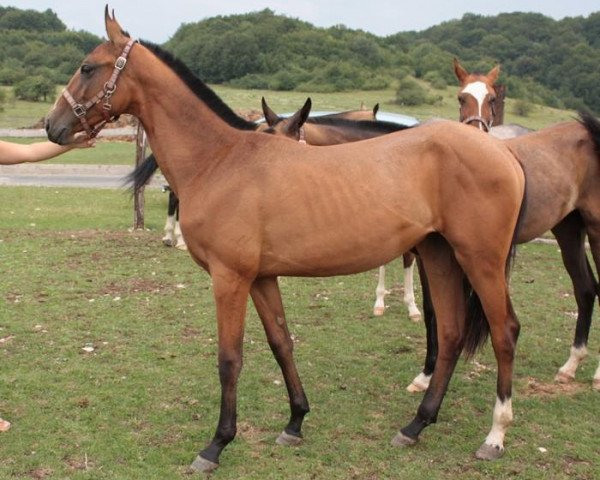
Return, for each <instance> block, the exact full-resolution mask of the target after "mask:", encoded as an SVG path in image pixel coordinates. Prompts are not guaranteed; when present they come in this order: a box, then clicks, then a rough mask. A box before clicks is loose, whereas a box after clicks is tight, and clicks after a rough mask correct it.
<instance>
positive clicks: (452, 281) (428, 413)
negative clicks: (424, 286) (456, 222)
mask: <svg viewBox="0 0 600 480" xmlns="http://www.w3.org/2000/svg"><path fill="white" fill-rule="evenodd" d="M417 250H418V253H419V256H420V258H421V260H422V261H423V263H424V266H425V269H426V271H427V281H428V285H429V288H430V291H431V299H432V302H433V305H434V307H435V311H436V313H438V312H439V313H438V323H437V337H438V345H439V352H438V355H437V359H436V362H435V369H434V370H433V375H432V376H431V381H430V382H429V386H428V388H427V390H426V392H425V395H424V396H423V399H422V401H421V404H420V405H419V408H418V409H417V414H416V416H415V418H414V419H413V421H412V422H411V423H410V424H408V425H407V426H405V427H403V428H402V429H401V430H400V432H399V433H398V434H397V435H396V436H395V437H394V438H393V439H392V445H394V446H407V445H413V444H415V443H416V442H417V440H418V437H419V435H420V433H421V431H422V430H423V429H424V428H425V427H427V426H428V425H430V424H432V423H435V422H436V421H437V416H438V412H439V409H440V407H441V404H442V400H443V398H444V395H445V394H446V390H447V388H448V383H449V381H450V378H451V377H452V373H453V372H454V368H455V367H456V363H457V361H458V358H459V356H460V352H461V350H462V346H463V341H464V339H463V336H464V322H465V298H464V291H463V277H464V274H463V272H462V270H461V268H460V266H459V265H458V263H457V262H456V259H455V258H454V254H453V252H452V250H451V248H450V246H449V245H448V243H447V242H446V241H445V240H444V239H443V238H442V237H441V236H439V235H437V234H434V235H430V236H429V237H427V239H425V240H424V241H423V242H422V243H421V244H419V245H418V246H417Z"/></svg>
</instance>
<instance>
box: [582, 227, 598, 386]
mask: <svg viewBox="0 0 600 480" xmlns="http://www.w3.org/2000/svg"><path fill="white" fill-rule="evenodd" d="M594 217H597V215H596V216H594ZM585 223H586V228H587V234H588V241H589V244H590V250H591V252H592V257H593V259H594V264H595V266H596V271H598V272H600V222H598V221H596V220H595V218H587V217H586V218H585ZM596 287H597V288H598V284H596ZM598 290H600V288H599V289H598ZM599 293H600V292H599ZM599 296H600V295H599ZM588 328H589V327H588ZM592 386H593V388H594V390H598V391H600V364H599V365H598V368H597V369H596V372H595V373H594V377H593V380H592Z"/></svg>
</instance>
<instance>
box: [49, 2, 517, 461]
mask: <svg viewBox="0 0 600 480" xmlns="http://www.w3.org/2000/svg"><path fill="white" fill-rule="evenodd" d="M105 24H106V31H107V34H108V41H106V42H104V43H102V44H100V45H99V46H97V47H96V48H95V49H94V50H93V51H92V52H91V53H90V54H89V55H87V56H86V57H85V59H84V60H83V63H82V64H81V66H80V67H79V69H78V70H77V71H76V72H75V73H74V75H73V77H72V78H71V79H70V80H69V82H68V84H67V86H66V88H65V90H64V91H63V95H62V96H60V97H59V98H58V99H57V101H56V102H55V104H54V107H53V108H52V110H51V111H50V112H49V114H48V116H47V118H46V131H47V134H48V137H49V139H51V140H52V141H54V142H56V143H59V144H63V145H64V144H69V143H70V142H72V141H73V135H74V134H75V133H76V132H79V131H83V130H85V131H86V132H88V134H89V135H90V136H93V135H95V134H97V132H98V131H99V129H100V128H102V125H103V123H105V122H107V121H110V120H112V119H114V118H115V117H117V116H119V115H120V114H123V113H130V114H132V115H134V116H136V117H138V119H139V121H140V122H141V123H142V125H143V127H144V129H145V131H146V132H147V135H148V140H149V143H150V146H151V148H152V151H153V152H154V153H155V155H156V159H157V161H158V163H159V166H160V169H161V171H162V173H163V174H164V175H165V177H166V179H167V181H168V182H169V185H171V187H172V188H173V190H174V191H175V193H176V194H177V196H178V197H179V200H180V220H181V228H182V230H183V232H184V236H185V239H186V241H187V244H188V251H189V253H190V255H191V256H192V258H193V259H194V260H195V261H196V262H197V263H198V265H199V266H201V267H202V268H204V269H205V270H206V271H207V272H208V273H209V274H210V277H211V280H212V289H213V293H214V299H215V304H216V316H217V331H218V371H219V378H220V381H221V409H220V416H219V421H218V424H217V428H216V433H215V435H214V437H213V439H212V441H211V442H210V444H209V445H208V446H207V447H206V448H205V449H203V450H202V451H201V452H200V454H199V455H198V456H197V457H196V459H195V460H194V462H193V463H192V467H193V468H194V469H196V470H200V471H205V472H208V471H211V470H213V469H214V468H216V467H217V466H218V462H219V456H220V454H221V452H222V451H223V449H224V448H225V447H226V446H227V444H229V443H230V442H231V441H232V440H233V439H234V437H235V435H236V412H237V382H238V377H239V374H240V371H241V368H242V345H243V336H244V319H245V313H246V306H247V299H248V296H250V297H251V298H252V301H253V303H254V306H255V308H256V310H257V312H258V315H259V317H260V319H261V321H262V323H263V327H264V329H265V332H266V335H267V339H268V342H269V345H270V347H271V348H272V350H273V353H274V356H275V358H276V360H277V362H278V363H279V365H280V367H281V370H282V373H283V376H284V379H285V383H286V386H287V389H288V394H289V402H290V410H291V415H290V420H289V423H288V424H287V426H286V427H285V429H284V431H283V432H282V434H281V435H280V436H279V437H278V440H277V442H278V443H282V444H297V443H299V442H301V439H302V433H301V426H302V422H303V419H304V417H305V415H306V413H308V411H309V406H308V400H307V398H306V395H305V393H304V390H303V387H302V383H301V381H300V378H299V375H298V372H297V369H296V366H295V363H294V360H293V342H292V341H291V338H290V335H289V331H288V328H287V323H286V320H285V313H284V308H283V304H282V300H281V294H280V291H279V286H278V276H281V275H285V276H305V277H319V276H330V275H340V274H353V273H358V272H362V271H366V270H369V269H371V268H373V267H375V266H378V265H382V264H384V263H386V262H389V261H390V260H392V259H393V258H396V257H398V256H399V255H401V254H402V253H403V252H405V251H407V250H409V249H411V248H413V247H416V248H417V251H418V253H419V255H420V257H421V258H422V260H423V263H424V265H425V268H426V269H427V273H428V284H429V289H430V291H431V298H432V301H433V304H434V305H435V310H436V313H437V317H438V318H437V331H438V347H439V354H438V358H437V361H436V367H435V372H434V374H433V378H432V380H431V384H430V386H429V388H428V389H427V392H426V393H425V395H424V397H423V399H422V401H421V405H420V407H419V409H418V410H417V413H416V415H415V417H414V419H413V420H412V421H411V422H410V423H409V424H408V425H407V426H405V427H404V428H402V429H401V430H400V432H399V433H398V434H397V435H396V436H395V437H394V439H393V441H392V443H393V444H394V445H398V446H407V445H412V444H414V443H416V441H417V439H418V438H419V434H420V433H421V432H422V430H423V429H424V428H425V427H426V426H427V425H429V424H431V423H434V422H435V421H436V419H437V415H438V412H439V409H440V406H441V402H442V400H443V397H444V395H445V393H446V390H447V387H448V382H449V381H450V378H451V376H452V373H453V371H454V368H455V366H456V362H457V360H458V357H459V355H460V353H461V351H463V350H465V351H467V352H473V351H474V350H475V349H476V347H477V345H478V344H479V342H480V341H481V340H483V339H484V338H485V337H486V336H487V335H486V332H489V333H490V336H491V340H492V345H493V347H494V351H495V354H496V358H497V363H498V381H497V385H496V404H495V407H494V414H493V423H492V428H491V430H490V433H489V435H488V436H487V437H486V440H485V441H484V443H483V444H482V446H481V447H480V449H479V450H478V452H477V455H478V457H480V458H486V459H494V458H498V457H499V456H501V454H502V452H503V451H504V436H505V433H506V430H507V428H508V426H509V424H510V423H511V420H512V403H511V390H512V371H513V363H514V352H515V346H516V342H517V337H518V332H519V322H518V321H517V318H516V315H515V313H514V310H513V308H512V304H511V301H510V296H509V292H508V282H507V273H508V263H509V258H510V252H511V250H512V244H513V237H514V235H515V231H516V229H517V224H518V219H519V214H520V208H521V204H522V200H523V196H524V191H525V177H524V174H523V171H522V169H521V167H520V166H519V164H518V162H517V160H516V159H515V158H514V156H513V154H512V153H511V152H510V150H509V149H508V147H507V146H506V145H503V144H502V143H500V142H499V141H497V140H495V139H493V138H491V137H489V136H487V135H482V134H481V132H478V131H477V130H476V129H473V128H469V127H467V126H465V125H461V124H460V123H454V122H440V123H437V124H432V125H428V126H424V127H420V128H418V129H410V130H407V131H404V132H402V133H397V134H390V135H384V136H381V137H378V138H375V139H371V140H366V141H363V142H355V143H351V144H342V145H336V146H331V147H323V148H316V147H312V146H308V145H299V144H298V142H293V141H290V140H289V139H286V138H281V137H279V136H275V135H268V134H262V133H257V132H254V131H253V130H254V127H253V126H250V125H247V131H246V130H245V129H244V128H245V124H244V123H240V122H239V118H237V117H236V116H235V115H232V113H233V112H232V111H231V109H230V108H229V107H227V105H225V104H224V103H223V102H222V101H221V100H220V99H219V97H218V96H217V95H216V94H215V93H214V92H213V91H212V90H210V89H209V88H208V87H207V86H206V85H205V84H204V83H203V82H201V81H200V80H199V79H198V78H197V77H196V76H195V75H193V74H192V73H191V71H190V70H189V69H188V68H187V67H186V66H185V65H184V64H183V63H182V62H180V61H178V60H177V59H176V58H174V57H173V56H172V55H170V54H169V53H167V52H166V51H164V50H163V49H162V48H160V47H158V46H156V45H153V44H151V43H149V42H143V41H142V42H139V43H136V42H134V40H133V39H131V38H130V37H129V35H128V34H126V33H125V32H124V31H123V29H122V28H121V26H120V25H119V23H118V22H117V21H116V19H115V18H114V14H113V15H112V16H111V15H109V12H108V7H107V8H106V10H105ZM117 86H118V88H116V87H117ZM76 99H77V100H76ZM377 202H380V203H381V204H382V205H384V206H385V208H381V209H379V210H378V209H373V208H372V205H373V204H375V203H377ZM374 244H378V245H379V248H377V249H373V248H372V246H373V245H374ZM464 282H468V283H469V284H470V285H471V286H472V289H466V288H465V283H464ZM468 292H470V293H471V295H469V296H468V295H467V293H468ZM468 299H469V302H467V300H468ZM477 306H479V307H480V308H476V307H477ZM468 307H475V308H468ZM478 313H483V314H484V315H480V314H478Z"/></svg>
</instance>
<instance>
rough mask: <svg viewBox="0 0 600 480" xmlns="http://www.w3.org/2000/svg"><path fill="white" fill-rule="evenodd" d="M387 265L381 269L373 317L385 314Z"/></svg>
mask: <svg viewBox="0 0 600 480" xmlns="http://www.w3.org/2000/svg"><path fill="white" fill-rule="evenodd" d="M386 293H387V290H386V289H385V265H382V266H381V267H379V272H378V279H377V287H376V288H375V305H374V306H373V315H375V316H376V317H381V316H382V315H383V314H384V313H385V294H386Z"/></svg>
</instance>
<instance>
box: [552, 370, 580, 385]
mask: <svg viewBox="0 0 600 480" xmlns="http://www.w3.org/2000/svg"><path fill="white" fill-rule="evenodd" d="M573 380H575V376H574V375H569V374H568V373H565V372H561V371H560V370H559V371H558V373H557V374H556V376H555V377H554V381H555V382H557V383H571V382H572V381H573Z"/></svg>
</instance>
